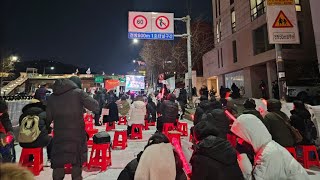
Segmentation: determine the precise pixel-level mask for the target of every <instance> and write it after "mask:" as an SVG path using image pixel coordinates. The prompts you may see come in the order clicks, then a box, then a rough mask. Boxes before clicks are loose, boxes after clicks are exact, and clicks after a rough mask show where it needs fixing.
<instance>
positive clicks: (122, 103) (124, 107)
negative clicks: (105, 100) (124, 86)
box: [117, 95, 130, 116]
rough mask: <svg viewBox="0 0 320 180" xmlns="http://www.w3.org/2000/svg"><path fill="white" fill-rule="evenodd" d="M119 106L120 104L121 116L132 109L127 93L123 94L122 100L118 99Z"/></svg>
mask: <svg viewBox="0 0 320 180" xmlns="http://www.w3.org/2000/svg"><path fill="white" fill-rule="evenodd" d="M117 106H118V110H119V114H120V116H126V115H128V113H129V110H130V104H129V102H128V100H127V97H126V95H123V96H122V97H121V99H120V101H117Z"/></svg>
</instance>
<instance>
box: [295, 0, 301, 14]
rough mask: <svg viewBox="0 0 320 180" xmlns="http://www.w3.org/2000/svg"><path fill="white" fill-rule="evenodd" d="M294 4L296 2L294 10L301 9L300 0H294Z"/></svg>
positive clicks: (298, 10)
mask: <svg viewBox="0 0 320 180" xmlns="http://www.w3.org/2000/svg"><path fill="white" fill-rule="evenodd" d="M294 2H295V4H296V11H297V12H300V11H302V10H301V2H300V0H294Z"/></svg>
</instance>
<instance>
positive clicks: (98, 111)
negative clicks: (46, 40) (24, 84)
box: [0, 76, 318, 180]
mask: <svg viewBox="0 0 320 180" xmlns="http://www.w3.org/2000/svg"><path fill="white" fill-rule="evenodd" d="M238 90H239V89H238V88H236V87H233V91H238ZM42 91H43V92H45V91H44V90H42ZM42 91H41V92H42ZM40 94H41V93H40ZM200 94H201V95H202V96H201V98H200V103H199V106H198V107H197V108H196V112H195V115H194V120H193V124H194V126H193V127H192V128H191V130H190V133H192V135H193V141H192V142H193V146H192V150H193V154H192V157H191V159H190V164H191V166H192V173H191V174H186V173H185V172H184V169H183V163H182V160H181V158H180V156H179V155H178V152H177V149H175V147H174V146H172V145H171V143H170V141H169V139H168V138H167V136H166V135H164V134H162V130H163V125H164V124H165V123H173V124H174V125H175V126H177V122H178V120H179V118H181V117H182V116H183V115H184V113H185V109H184V108H185V105H186V103H187V92H186V90H185V89H183V88H182V89H180V91H179V95H178V97H176V95H175V94H174V93H164V94H157V93H156V94H153V93H151V94H150V95H148V96H143V95H137V96H135V97H134V96H133V97H132V96H131V93H130V92H129V93H128V94H123V95H122V97H121V98H120V99H119V98H118V97H117V96H116V95H115V94H114V93H113V92H112V91H109V92H107V90H106V89H104V88H99V89H98V90H97V91H96V93H95V95H94V96H93V97H91V96H90V95H89V94H88V93H86V92H84V91H83V90H82V87H81V81H80V79H79V78H78V77H76V76H73V77H71V78H70V79H58V80H56V81H55V83H54V85H53V93H52V94H51V95H50V97H49V98H43V97H42V96H37V97H36V98H37V99H34V100H32V101H31V103H30V104H28V105H26V106H25V107H24V108H23V110H22V113H23V114H22V115H21V117H20V119H19V125H20V131H19V137H17V138H15V137H14V134H13V128H12V124H11V121H10V118H9V115H8V113H7V111H8V107H7V105H6V102H5V101H0V120H1V124H0V125H1V126H0V132H3V133H5V134H7V135H9V136H11V137H13V138H14V139H15V140H17V141H18V142H19V144H20V146H21V147H23V148H37V147H46V149H47V159H48V161H47V163H46V165H47V166H50V167H51V168H52V169H53V175H52V176H53V179H54V180H62V179H64V176H65V171H64V165H65V164H72V172H71V174H72V179H74V180H78V179H79V180H80V179H82V165H83V163H84V162H87V154H88V148H87V138H88V137H87V133H86V131H85V123H84V120H83V114H84V113H85V112H87V111H91V112H93V114H94V115H95V118H94V119H95V125H96V126H101V125H102V124H105V123H113V122H116V121H118V120H119V118H123V117H125V118H126V119H127V121H128V126H127V134H128V136H130V135H131V132H132V131H139V130H138V129H132V125H133V124H142V125H144V123H145V120H148V121H149V122H156V124H157V126H156V132H155V133H154V135H153V136H152V137H151V138H150V139H149V140H148V142H147V145H146V146H145V148H144V150H143V151H141V152H140V153H139V154H138V156H137V157H136V158H135V159H133V160H132V161H131V162H129V163H128V165H126V167H125V168H124V169H123V171H122V172H121V173H120V175H119V177H118V180H134V179H136V180H157V179H168V180H171V179H172V180H174V179H176V180H185V179H187V178H190V179H191V180H212V179H217V180H231V179H232V180H242V179H246V180H253V179H264V180H273V179H290V180H307V179H309V178H308V174H307V173H306V170H305V169H304V168H303V167H302V166H301V165H300V163H299V162H297V161H296V160H295V159H294V158H293V157H292V155H291V154H290V153H289V152H288V151H287V150H286V149H285V148H286V147H294V146H296V145H314V144H315V140H316V138H317V137H318V134H317V130H316V128H315V126H314V124H313V123H312V121H311V115H310V113H309V111H308V110H307V109H306V108H305V105H304V104H303V103H302V102H300V101H295V102H294V109H293V110H292V111H291V114H292V115H291V117H288V116H287V115H286V114H285V113H283V112H282V111H281V102H280V101H279V100H276V99H270V100H268V101H267V108H268V113H267V114H266V115H265V116H264V117H263V116H262V115H261V114H260V113H259V111H257V110H256V104H255V101H254V100H253V99H248V100H246V101H245V102H244V104H243V106H244V110H243V112H242V113H241V114H239V112H238V111H237V109H236V108H235V106H234V105H233V104H232V102H230V101H229V99H226V98H221V99H220V100H216V98H215V97H214V96H211V98H210V99H209V91H208V90H207V89H206V88H203V89H201V90H200ZM128 95H130V96H128ZM235 95H236V96H238V95H239V94H238V93H236V94H235ZM105 109H107V110H108V111H107V113H105ZM226 111H227V112H229V114H231V117H230V116H228V115H226V113H225V112H226ZM232 116H233V117H232ZM235 118H236V119H235ZM291 127H294V128H295V129H297V130H298V131H299V132H300V134H301V135H302V137H303V139H302V140H300V141H297V139H296V138H295V136H294V134H293V133H292V131H291ZM52 132H53V133H52ZM30 133H31V134H32V135H30ZM52 136H53V137H52ZM232 137H233V138H232ZM231 139H233V140H236V141H232V140H231ZM5 146H6V147H8V149H9V150H10V153H8V156H7V155H5V156H3V157H1V160H2V161H4V162H15V161H16V160H15V150H14V144H13V141H11V142H10V143H8V144H6V145H5ZM1 154H2V155H3V153H1ZM29 158H30V159H32V158H34V157H32V156H30V157H29ZM5 168H7V169H10V168H13V167H10V166H9V167H5V166H4V167H3V166H2V165H1V168H0V170H1V172H3V169H5ZM15 168H16V169H17V168H19V167H15ZM22 172H24V171H23V170H22V169H21V173H22ZM1 174H2V173H1ZM2 176H3V177H6V176H9V175H8V173H7V174H6V173H4V175H0V177H1V179H2ZM26 176H28V173H26ZM7 179H8V178H7Z"/></svg>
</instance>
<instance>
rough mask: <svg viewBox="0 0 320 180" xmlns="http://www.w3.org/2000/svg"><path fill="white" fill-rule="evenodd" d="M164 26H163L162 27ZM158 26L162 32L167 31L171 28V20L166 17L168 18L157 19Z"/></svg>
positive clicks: (160, 17)
mask: <svg viewBox="0 0 320 180" xmlns="http://www.w3.org/2000/svg"><path fill="white" fill-rule="evenodd" d="M162 18H163V19H165V21H166V22H163V19H162ZM162 25H163V26H162ZM156 26H157V27H158V28H159V29H162V30H165V29H167V28H168V27H169V26H170V21H169V19H168V18H167V17H166V16H159V17H158V18H157V19H156Z"/></svg>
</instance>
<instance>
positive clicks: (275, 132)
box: [263, 99, 295, 147]
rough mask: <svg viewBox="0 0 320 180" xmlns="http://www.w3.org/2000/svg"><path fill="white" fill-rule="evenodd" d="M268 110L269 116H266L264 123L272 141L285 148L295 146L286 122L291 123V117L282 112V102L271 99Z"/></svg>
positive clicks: (268, 102)
mask: <svg viewBox="0 0 320 180" xmlns="http://www.w3.org/2000/svg"><path fill="white" fill-rule="evenodd" d="M267 108H268V114H266V115H265V117H264V120H263V123H264V124H265V126H266V127H267V129H268V130H269V132H270V134H271V136H272V139H273V140H274V141H275V142H277V143H279V144H280V145H281V146H283V147H291V146H294V144H295V140H294V137H293V135H292V133H291V130H290V128H289V127H288V126H287V125H286V123H285V121H288V122H289V117H288V116H287V115H286V114H285V113H283V112H282V111H281V102H280V101H279V100H277V99H269V100H268V101H267Z"/></svg>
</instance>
